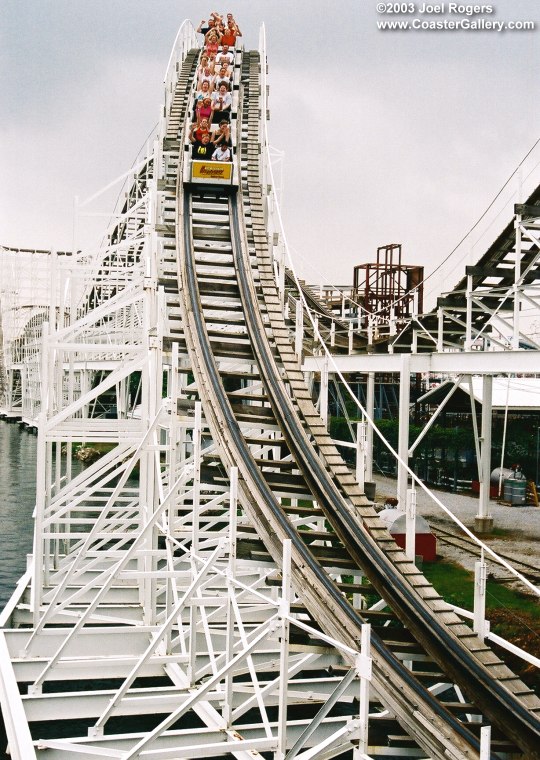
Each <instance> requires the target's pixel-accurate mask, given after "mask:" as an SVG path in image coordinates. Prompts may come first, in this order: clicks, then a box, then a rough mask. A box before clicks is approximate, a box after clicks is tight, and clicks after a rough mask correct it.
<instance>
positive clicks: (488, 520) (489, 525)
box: [474, 516, 493, 533]
mask: <svg viewBox="0 0 540 760" xmlns="http://www.w3.org/2000/svg"><path fill="white" fill-rule="evenodd" d="M492 530H493V517H491V516H490V517H475V518H474V532H475V533H491V531H492Z"/></svg>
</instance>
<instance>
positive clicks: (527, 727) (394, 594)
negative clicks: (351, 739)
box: [177, 53, 540, 757]
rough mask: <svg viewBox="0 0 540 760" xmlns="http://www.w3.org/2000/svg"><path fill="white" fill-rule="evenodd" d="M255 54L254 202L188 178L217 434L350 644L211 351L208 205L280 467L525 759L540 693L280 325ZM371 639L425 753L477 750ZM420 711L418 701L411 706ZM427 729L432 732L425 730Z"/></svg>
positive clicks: (247, 143) (347, 626) (185, 274)
mask: <svg viewBox="0 0 540 760" xmlns="http://www.w3.org/2000/svg"><path fill="white" fill-rule="evenodd" d="M247 61H249V72H250V74H249V94H248V93H247V92H245V94H244V98H243V102H244V104H245V105H246V106H247V107H246V108H245V112H244V113H243V114H242V118H243V120H244V121H247V124H248V127H247V137H246V138H245V139H244V140H243V141H242V144H241V146H240V153H241V155H240V158H241V162H243V163H242V165H244V164H245V165H246V166H247V175H248V179H247V183H245V184H247V187H245V186H243V187H241V193H242V196H243V197H240V198H239V197H237V195H236V194H235V193H234V192H233V193H232V194H231V195H230V196H227V195H224V194H223V193H221V194H220V193H219V192H215V191H212V190H202V191H201V190H197V189H196V188H191V189H185V190H184V189H183V188H182V184H181V183H179V184H178V187H179V196H178V208H179V209H181V212H180V222H179V225H178V230H177V235H178V240H177V248H178V250H179V251H180V252H181V254H180V264H179V267H180V277H179V298H180V305H181V309H182V315H183V324H184V331H185V339H186V343H187V346H188V350H189V354H190V358H191V362H192V367H193V372H194V374H195V377H196V381H197V388H198V393H199V395H200V398H201V400H202V403H203V409H204V412H205V417H206V419H207V421H208V423H209V425H210V428H211V430H212V432H213V435H214V438H215V440H217V441H218V449H219V452H220V457H221V460H222V463H223V465H224V466H226V467H229V466H231V465H232V464H236V465H237V466H238V467H239V471H240V474H241V480H240V483H241V487H240V490H241V493H242V499H241V501H242V504H243V506H244V507H245V509H246V510H247V512H248V515H249V516H250V518H251V522H252V523H253V525H255V526H256V529H257V533H258V535H259V538H261V539H262V540H263V543H264V545H265V547H266V549H267V550H268V552H269V553H270V554H271V556H272V557H273V558H274V560H275V561H276V562H278V563H279V561H280V556H281V546H282V541H283V540H284V539H285V538H290V539H292V541H293V547H294V553H293V567H294V586H295V588H296V590H297V591H298V593H299V594H300V597H301V599H302V602H303V603H304V604H305V606H306V608H307V609H308V611H309V613H310V614H311V616H312V617H313V619H314V620H315V621H316V622H317V624H318V625H319V626H320V627H321V628H322V629H323V630H324V631H325V632H327V633H330V634H331V635H333V636H335V637H341V638H343V639H344V640H345V641H350V642H351V643H353V642H354V640H355V639H358V638H359V637H360V626H361V623H362V616H361V615H362V613H361V612H359V611H357V610H354V609H352V607H351V606H350V605H349V604H348V602H347V600H346V599H345V598H344V596H343V594H342V593H341V592H340V590H339V588H337V586H336V584H335V583H334V582H332V580H331V579H330V578H329V576H328V575H327V574H326V573H325V571H324V569H323V568H322V567H321V564H320V563H319V562H318V561H317V559H316V557H315V556H314V553H313V552H312V551H310V548H309V545H308V543H307V541H306V537H305V536H302V535H301V534H300V533H299V532H298V531H297V530H296V529H295V528H294V525H293V521H291V519H290V515H289V516H288V515H287V514H286V513H285V511H284V509H283V508H282V507H281V505H280V503H279V500H278V499H277V498H276V496H275V494H274V493H273V492H272V489H271V487H270V485H269V481H270V480H271V476H269V474H268V473H267V472H265V471H264V469H261V466H259V465H258V464H257V462H256V461H255V458H254V456H253V454H252V453H250V446H249V443H248V441H246V439H245V438H244V436H243V435H242V431H241V422H240V420H241V416H242V406H243V405H242V404H240V409H239V408H238V405H237V407H236V409H235V408H233V406H232V404H231V396H230V395H229V396H228V395H227V392H226V390H225V387H224V383H223V378H222V377H221V376H220V372H219V359H220V356H221V357H222V356H223V347H221V349H218V350H217V355H216V351H214V350H213V348H212V337H211V336H212V324H211V323H212V317H205V314H206V312H207V311H208V309H207V308H205V304H204V300H203V299H204V294H205V293H207V292H208V272H207V271H206V269H205V267H204V264H203V263H202V262H199V260H198V258H197V255H196V251H197V250H200V247H199V246H200V240H198V239H197V233H196V230H195V223H193V222H192V220H193V219H194V217H195V216H196V213H197V210H201V209H202V208H204V206H205V204H208V207H209V208H212V209H213V212H214V213H218V214H220V223H221V224H222V225H223V223H224V222H225V226H226V227H228V228H229V229H230V242H231V247H232V257H233V263H234V277H233V275H232V273H231V263H232V262H231V260H230V253H229V251H228V250H226V251H225V252H224V253H223V265H224V267H223V273H222V275H221V276H220V275H219V274H218V275H216V277H217V280H216V284H215V288H219V285H218V284H217V282H220V281H221V282H222V283H225V282H226V287H227V292H228V293H231V294H232V293H234V294H235V296H236V295H237V294H239V296H240V299H241V313H242V322H243V324H242V330H241V332H242V335H244V336H247V338H248V339H249V340H248V341H246V340H245V339H244V342H243V350H244V351H245V352H247V355H248V356H251V355H252V356H253V366H254V367H255V366H256V367H257V372H256V373H255V375H256V377H255V378H254V377H251V380H252V381H253V382H259V381H260V382H261V383H262V387H263V388H264V392H260V394H259V395H258V396H257V397H256V398H257V408H259V410H260V411H261V412H264V413H265V414H267V415H268V414H270V410H271V416H272V420H271V421H272V423H274V422H275V423H277V424H278V425H279V428H280V430H281V431H282V435H283V443H282V444H281V450H282V456H281V464H285V463H286V462H293V463H294V464H293V467H295V468H297V470H298V471H299V472H300V473H301V475H302V477H303V481H304V484H305V490H306V492H307V493H309V494H310V500H311V502H312V503H313V505H314V507H313V508H314V515H315V516H316V515H320V510H322V512H323V513H324V516H325V517H326V519H327V521H328V523H329V524H330V526H331V529H330V530H329V532H328V534H327V535H326V536H325V538H327V539H328V540H330V541H332V543H333V547H334V549H335V551H336V554H337V555H338V556H341V557H343V558H345V557H346V558H348V559H350V561H351V566H352V567H354V568H355V570H354V573H355V574H356V575H358V574H360V575H363V576H365V577H367V578H369V580H370V582H371V584H372V585H373V588H374V589H375V590H376V591H377V592H378V593H379V594H380V595H381V597H383V598H384V599H385V601H386V602H387V603H388V605H389V607H390V608H391V609H392V611H393V613H394V614H395V615H396V617H397V618H398V619H400V620H401V622H402V623H403V624H404V625H405V626H406V627H407V629H408V630H409V631H410V632H411V633H413V635H414V637H415V639H416V641H417V643H418V644H419V645H420V646H421V647H422V648H423V649H425V651H427V652H428V653H429V655H431V656H432V657H433V659H434V660H435V661H436V662H437V663H438V665H439V666H440V668H441V669H442V670H443V672H445V673H446V674H447V675H448V677H450V678H451V679H453V680H455V681H456V682H457V683H458V684H460V686H461V687H462V688H463V689H464V690H465V691H466V693H467V694H469V695H470V696H471V698H472V699H473V701H474V702H475V704H476V705H477V706H478V708H480V710H481V711H482V713H484V714H485V716H486V717H487V718H488V719H489V720H491V721H493V723H495V724H496V725H498V726H499V727H500V728H501V730H502V731H503V732H504V734H505V735H506V736H507V737H509V738H511V739H512V740H513V741H514V742H515V743H516V745H517V746H520V747H521V748H522V750H523V751H524V752H525V753H526V754H527V756H529V757H535V756H539V749H538V748H539V747H540V722H539V720H538V713H539V712H540V701H539V700H538V699H537V698H536V697H535V696H534V694H533V693H532V692H530V690H529V689H527V687H525V685H524V684H523V683H521V682H520V681H519V679H518V678H517V677H515V676H514V675H513V674H512V673H511V672H510V671H509V670H508V668H506V666H505V665H504V664H503V663H502V662H501V661H500V660H499V658H498V657H496V656H495V655H494V654H493V652H491V651H490V650H489V648H488V647H486V646H485V645H484V644H483V643H482V642H481V641H480V640H479V639H478V638H477V637H476V635H475V634H474V633H473V632H472V631H471V630H470V629H469V628H468V627H467V626H465V625H464V624H463V621H462V620H461V619H460V618H459V617H458V616H457V615H456V614H455V613H453V612H452V611H451V609H450V607H449V606H448V605H446V604H445V603H444V601H443V600H441V599H440V597H439V595H438V594H437V593H436V592H435V590H434V589H433V588H432V587H431V586H430V584H429V583H428V582H427V581H426V579H425V578H424V577H423V576H422V574H421V573H420V572H419V571H418V570H417V568H416V567H415V566H414V565H413V564H411V563H410V562H409V561H408V560H407V558H406V557H405V556H404V555H403V554H402V553H401V552H400V551H399V550H398V549H397V547H396V546H395V544H394V543H393V541H392V538H391V537H390V536H389V534H388V533H387V532H386V530H385V528H384V527H383V526H382V525H381V524H380V523H379V521H378V518H377V516H376V514H375V512H374V510H373V509H372V508H371V507H370V506H369V505H368V504H367V502H366V500H365V498H364V497H363V495H362V494H361V492H360V491H359V489H358V488H357V486H356V485H355V483H354V480H353V478H352V475H351V474H350V473H349V471H348V468H347V467H346V466H345V464H344V463H343V462H342V460H341V458H340V456H339V454H338V452H337V450H336V449H335V447H334V446H333V444H332V442H331V440H330V438H329V436H328V434H327V433H326V430H325V428H324V426H323V425H322V424H321V421H320V418H319V417H318V415H317V413H316V411H315V409H314V407H313V405H312V403H311V399H310V395H309V392H308V390H307V387H306V386H305V385H304V382H303V378H302V375H301V373H300V372H299V370H298V368H297V364H296V358H295V356H294V353H293V351H292V348H291V345H290V341H289V336H288V330H287V328H286V326H285V323H284V322H283V320H282V315H281V307H280V303H279V298H278V295H277V291H276V290H275V288H274V285H273V275H272V271H271V267H270V266H269V259H268V251H267V249H266V243H265V235H264V228H263V227H262V228H260V229H257V228H256V226H255V224H256V219H255V214H256V211H257V207H258V206H260V202H259V198H260V191H259V190H258V182H257V179H258V178H257V177H256V176H254V169H253V167H254V166H256V162H252V161H250V150H251V149H252V148H253V147H255V146H254V142H253V141H252V138H251V136H250V133H249V129H250V120H251V119H253V117H252V113H253V112H255V113H257V111H258V107H259V106H258V102H257V98H256V97H255V98H254V97H253V94H252V92H255V93H256V92H257V77H256V74H255V72H256V70H257V67H258V60H257V56H256V55H255V54H253V53H251V54H250V53H246V54H244V64H243V65H244V67H246V65H247ZM245 90H248V85H247V83H246V84H245ZM246 204H249V206H250V211H251V220H252V221H251V224H252V237H253V242H252V243H251V246H252V249H251V250H249V243H248V240H247V234H246V226H247V225H246V221H247V216H246ZM225 220H226V221H225ZM253 248H254V251H253ZM254 254H255V256H254ZM202 261H204V257H203V259H202ZM244 325H245V326H244ZM246 399H249V401H246V408H244V409H243V411H248V408H247V404H248V403H250V404H253V396H251V397H250V396H246ZM269 408H270V409H269ZM252 409H253V407H252V406H251V410H252ZM270 464H271V466H273V468H275V467H276V465H277V463H276V462H274V461H272V462H271V463H270ZM373 646H374V650H375V652H376V655H375V665H374V668H375V679H376V689H377V692H378V693H379V694H380V696H381V699H382V701H383V703H384V704H385V705H389V706H391V708H392V709H393V710H394V711H395V712H396V714H397V715H398V717H399V720H400V722H402V723H403V724H404V725H405V726H406V728H407V729H408V730H409V731H410V732H411V733H412V734H413V735H414V736H415V737H416V739H417V740H418V741H419V743H420V744H421V745H422V746H423V747H424V749H425V750H426V751H428V752H429V753H430V754H432V755H433V756H439V757H443V756H444V755H445V753H446V752H450V753H452V752H454V753H456V754H457V755H467V754H468V753H470V754H474V753H475V752H476V751H478V742H477V738H476V737H475V736H474V734H473V733H472V731H471V730H470V727H466V726H465V725H464V724H463V723H461V722H460V721H459V720H457V719H456V717H455V716H453V715H452V714H451V713H450V711H449V710H447V709H445V707H444V705H443V704H442V703H440V702H438V701H437V700H435V699H434V698H433V696H432V695H431V694H430V693H429V692H428V691H427V690H426V689H425V688H424V687H423V686H422V685H421V684H420V682H419V681H418V680H416V679H415V678H414V673H411V671H410V670H408V669H406V668H405V667H404V666H403V665H402V664H401V663H400V662H399V660H398V658H397V657H396V656H395V655H394V654H393V653H392V652H391V651H390V649H389V648H388V647H386V646H385V645H384V642H383V641H382V640H381V639H379V638H378V637H374V639H373ZM411 705H415V707H414V708H413V709H411ZM427 726H429V727H430V728H429V729H427V730H426V727H427Z"/></svg>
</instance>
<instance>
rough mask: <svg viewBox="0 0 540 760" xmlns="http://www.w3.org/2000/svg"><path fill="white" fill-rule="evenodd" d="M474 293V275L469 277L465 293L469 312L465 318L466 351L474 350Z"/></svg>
mask: <svg viewBox="0 0 540 760" xmlns="http://www.w3.org/2000/svg"><path fill="white" fill-rule="evenodd" d="M472 293H473V278H472V274H468V275H467V290H466V291H465V299H466V303H467V311H466V317H465V324H466V327H465V344H464V348H465V351H470V350H471V348H472V343H473V341H472Z"/></svg>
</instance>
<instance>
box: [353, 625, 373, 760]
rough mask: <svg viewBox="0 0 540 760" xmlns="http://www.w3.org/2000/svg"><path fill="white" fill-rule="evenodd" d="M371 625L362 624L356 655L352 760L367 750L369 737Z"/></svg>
mask: <svg viewBox="0 0 540 760" xmlns="http://www.w3.org/2000/svg"><path fill="white" fill-rule="evenodd" d="M370 647H371V626H370V624H369V623H364V625H362V637H361V640H360V654H359V655H357V657H356V673H357V675H358V677H359V678H360V694H359V705H358V726H359V731H358V733H359V737H358V745H357V746H356V747H355V748H354V750H353V760H360V759H361V758H363V757H364V756H365V755H366V754H367V751H368V746H369V738H368V730H369V684H370V681H371V657H370Z"/></svg>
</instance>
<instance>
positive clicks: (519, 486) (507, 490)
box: [503, 478, 527, 505]
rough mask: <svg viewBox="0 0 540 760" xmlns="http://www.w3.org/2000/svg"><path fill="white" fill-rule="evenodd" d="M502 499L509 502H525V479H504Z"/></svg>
mask: <svg viewBox="0 0 540 760" xmlns="http://www.w3.org/2000/svg"><path fill="white" fill-rule="evenodd" d="M503 493H504V500H505V501H509V502H510V504H521V505H523V504H525V502H526V500H527V481H526V480H515V478H508V480H505V481H504V491H503Z"/></svg>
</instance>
